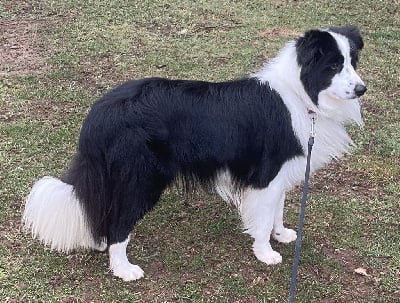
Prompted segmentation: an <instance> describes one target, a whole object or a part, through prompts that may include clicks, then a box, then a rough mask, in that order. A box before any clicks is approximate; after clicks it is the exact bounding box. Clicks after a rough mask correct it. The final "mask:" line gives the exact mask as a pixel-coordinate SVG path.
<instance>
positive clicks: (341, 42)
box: [320, 32, 364, 100]
mask: <svg viewBox="0 0 400 303" xmlns="http://www.w3.org/2000/svg"><path fill="white" fill-rule="evenodd" d="M329 33H330V34H331V35H332V36H333V37H334V38H335V40H336V43H337V45H338V47H339V50H340V52H341V53H342V55H343V57H344V62H343V68H342V70H341V71H340V73H338V74H336V75H335V76H334V77H333V78H332V83H331V85H330V86H329V87H328V88H326V89H325V90H323V91H321V92H320V96H321V97H322V96H324V97H330V98H334V99H341V100H348V99H357V98H358V97H357V95H356V94H355V87H356V85H364V82H363V81H362V80H361V78H360V76H359V75H358V74H357V72H356V71H355V69H354V67H353V66H352V65H351V56H350V44H349V41H348V39H347V38H346V37H344V36H342V35H340V34H336V33H333V32H329Z"/></svg>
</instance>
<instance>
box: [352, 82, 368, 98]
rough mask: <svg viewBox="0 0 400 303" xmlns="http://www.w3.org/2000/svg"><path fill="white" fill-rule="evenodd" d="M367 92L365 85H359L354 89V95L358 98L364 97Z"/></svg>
mask: <svg viewBox="0 0 400 303" xmlns="http://www.w3.org/2000/svg"><path fill="white" fill-rule="evenodd" d="M366 91H367V87H366V86H365V85H362V84H357V85H356V86H355V87H354V93H355V94H356V96H357V97H361V96H362V95H364V93H365V92H366Z"/></svg>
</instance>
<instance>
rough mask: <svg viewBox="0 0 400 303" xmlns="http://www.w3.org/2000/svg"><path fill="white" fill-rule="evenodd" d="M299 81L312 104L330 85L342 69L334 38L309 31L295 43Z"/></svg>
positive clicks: (315, 31)
mask: <svg viewBox="0 0 400 303" xmlns="http://www.w3.org/2000/svg"><path fill="white" fill-rule="evenodd" d="M296 53H297V63H298V64H299V66H300V68H301V71H300V80H301V82H302V83H303V86H304V89H305V91H306V92H307V94H308V95H309V96H310V98H311V100H312V102H314V103H315V104H316V105H318V94H319V93H320V92H321V91H322V90H324V89H326V88H328V87H329V86H330V85H331V82H332V78H333V77H334V76H335V75H336V74H338V73H340V71H341V70H342V69H343V63H344V57H343V55H342V53H341V52H340V50H339V47H338V45H337V43H336V40H335V38H333V36H332V35H331V34H329V33H328V32H326V31H319V30H310V31H307V32H306V33H305V34H304V36H303V37H300V38H298V39H297V41H296Z"/></svg>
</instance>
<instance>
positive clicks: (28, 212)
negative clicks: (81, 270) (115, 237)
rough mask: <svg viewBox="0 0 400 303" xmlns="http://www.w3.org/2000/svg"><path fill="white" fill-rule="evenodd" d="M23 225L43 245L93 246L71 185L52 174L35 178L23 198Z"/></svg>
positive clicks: (63, 247) (60, 248)
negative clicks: (24, 198)
mask: <svg viewBox="0 0 400 303" xmlns="http://www.w3.org/2000/svg"><path fill="white" fill-rule="evenodd" d="M22 221H23V224H24V227H25V229H27V230H31V232H32V236H33V237H34V238H38V239H39V240H40V241H42V242H43V243H44V244H45V245H48V246H50V247H51V249H56V250H58V251H63V252H68V251H71V250H73V249H77V248H96V249H101V248H100V247H98V246H97V245H96V243H95V242H94V240H93V237H92V235H91V233H90V229H89V227H88V225H87V221H86V216H85V213H84V211H83V209H82V206H81V205H80V203H79V201H78V199H77V198H76V196H75V193H74V190H73V186H72V185H69V184H67V183H64V182H62V181H61V180H59V179H56V178H53V177H44V178H42V179H40V180H39V181H37V182H36V183H35V184H34V186H33V187H32V190H31V192H30V194H29V196H28V197H27V199H26V205H25V211H24V214H23V217H22Z"/></svg>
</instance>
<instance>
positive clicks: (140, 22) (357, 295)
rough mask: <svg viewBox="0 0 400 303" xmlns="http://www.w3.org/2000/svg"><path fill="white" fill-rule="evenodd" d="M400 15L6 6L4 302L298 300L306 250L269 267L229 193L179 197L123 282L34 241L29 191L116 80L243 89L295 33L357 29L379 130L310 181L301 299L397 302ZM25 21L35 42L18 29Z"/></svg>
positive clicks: (136, 248)
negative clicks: (28, 219) (26, 222)
mask: <svg viewBox="0 0 400 303" xmlns="http://www.w3.org/2000/svg"><path fill="white" fill-rule="evenodd" d="M395 2H398V1H395ZM397 7H398V3H397V6H396V3H393V1H386V0H382V1H372V0H368V1H364V2H363V4H362V5H360V3H359V2H355V1H340V3H338V2H337V1H336V2H328V1H320V0H318V1H288V3H286V1H283V0H282V1H279V0H273V1H255V0H248V1H227V0H224V1H207V0H204V1H199V2H193V1H187V0H184V1H180V2H172V1H166V0H158V1H149V0H144V1H127V0H123V1H115V0H111V1H104V0H99V1H77V0H63V1H54V0H45V1H34V0H29V1H21V2H15V1H10V0H1V1H0V32H5V31H3V29H4V30H6V29H9V28H10V26H11V24H12V27H11V28H14V29H15V33H17V35H14V36H16V37H14V36H13V35H10V34H8V36H5V37H2V38H1V39H2V42H3V40H4V41H6V42H7V41H8V42H9V41H13V43H14V44H15V45H14V48H7V47H0V51H1V52H2V54H0V57H2V56H1V55H8V54H12V55H13V56H8V57H7V58H9V60H8V61H7V62H4V64H3V65H2V66H0V139H1V149H0V162H1V166H0V199H1V201H0V208H1V212H0V239H1V241H0V301H1V302H284V301H286V298H287V292H288V288H289V287H288V283H289V280H290V270H291V262H292V256H293V252H294V245H281V244H278V243H273V246H274V247H275V248H276V249H277V250H278V251H280V252H281V253H282V255H283V257H284V262H283V263H282V264H281V265H279V266H274V267H267V266H264V265H263V264H260V262H258V261H257V260H256V259H255V258H254V257H253V255H252V253H251V240H250V239H249V237H248V236H246V235H244V234H242V233H241V229H240V223H239V219H238V217H237V214H236V212H235V211H234V210H233V209H231V208H230V207H229V206H227V205H225V204H224V203H222V202H221V201H220V200H219V199H218V198H217V197H213V196H209V195H207V194H205V193H201V192H199V193H194V195H193V196H192V197H190V198H189V197H185V196H183V195H181V194H180V193H179V192H178V191H176V190H175V189H171V190H169V191H168V192H166V193H165V195H164V196H163V197H162V201H161V203H159V205H158V207H157V208H156V209H155V210H154V212H152V213H150V214H149V215H147V216H146V217H145V218H144V220H142V221H141V222H140V224H139V225H138V226H137V228H136V229H135V231H134V233H133V240H132V242H131V244H130V246H129V258H130V259H131V260H133V261H135V262H136V263H138V264H140V266H141V267H142V268H143V269H144V270H145V272H146V277H145V278H144V279H143V280H140V281H137V282H132V283H124V282H122V281H120V280H118V279H115V278H114V277H112V275H111V274H110V273H109V272H108V269H107V267H108V259H107V255H105V254H96V253H90V252H75V253H73V254H70V255H64V254H59V253H56V252H51V251H49V250H47V249H46V248H44V247H43V246H42V245H41V244H39V243H37V242H36V241H34V240H32V239H31V238H30V236H29V235H26V234H24V233H23V232H22V231H21V227H20V216H21V211H22V209H23V203H24V196H26V194H27V193H28V192H29V188H30V186H31V185H32V183H33V182H34V181H35V180H36V179H38V178H39V177H41V176H43V175H46V174H50V175H56V176H58V175H60V174H61V173H62V172H63V171H64V170H65V169H66V167H67V166H68V163H69V161H70V159H71V157H72V155H73V154H74V151H75V148H76V139H77V136H78V134H79V129H80V125H81V122H82V120H83V118H84V117H85V114H86V113H87V111H88V109H89V108H90V105H91V104H92V103H93V102H94V101H95V100H96V98H98V97H99V96H100V95H101V94H103V93H104V92H105V91H106V90H107V89H109V88H110V87H113V86H114V85H116V84H117V83H121V82H122V81H124V80H126V79H130V78H141V77H145V76H150V75H151V76H161V77H170V78H191V79H194V78H196V79H204V80H215V81H218V80H225V79H232V78H236V77H239V76H241V75H244V74H248V73H251V72H252V71H255V70H256V69H257V68H258V67H259V66H261V64H262V62H263V61H264V60H265V59H267V58H271V57H273V56H274V55H275V54H276V52H277V51H278V50H279V49H280V48H281V47H282V46H283V45H284V43H285V42H286V41H288V40H289V39H291V38H292V37H294V34H295V33H299V32H302V31H303V30H305V29H309V28H321V27H326V26H329V25H340V24H348V23H351V24H356V25H358V26H359V27H360V28H361V31H362V32H363V34H364V39H365V49H364V51H363V53H362V57H361V64H360V73H361V75H362V76H363V78H364V80H365V81H366V82H367V84H368V88H369V90H368V92H367V95H366V96H365V97H364V98H363V107H364V111H363V114H364V119H365V122H366V125H365V127H364V129H363V130H362V131H360V130H359V129H357V128H351V129H350V131H351V132H352V134H353V138H354V139H355V142H356V143H357V148H355V149H354V153H353V155H352V156H351V157H347V158H346V159H344V160H343V161H340V162H335V163H333V164H332V165H330V166H329V167H328V168H326V169H325V170H323V171H321V172H320V173H318V174H317V175H316V176H315V177H314V178H313V180H312V184H311V193H310V200H309V206H308V210H307V218H306V228H305V238H304V243H303V251H302V256H301V267H300V275H299V285H298V290H297V301H296V302H371V303H372V302H396V301H399V300H400V289H399V284H400V282H399V280H400V253H399V252H400V244H399V243H400V236H399V235H400V234H399V222H400V212H399V208H400V205H399V201H400V195H399V193H400V185H399V184H400V168H399V167H400V136H399V134H400V132H399V131H398V129H399V126H400V125H399V122H398V117H399V116H400V103H399V102H398V101H399V100H398V99H399V97H400V94H399V90H398V83H399V80H400V73H399V66H400V57H399V55H398V54H399V50H400V22H399V20H400V16H399V10H398V8H397ZM26 24H29V25H30V27H29V31H30V33H32V35H25V34H24V35H23V34H19V33H23V31H21V30H20V28H21V27H23V26H25V27H24V28H26ZM7 33H9V31H7ZM33 34H34V35H33ZM0 37H1V36H0ZM4 45H7V43H4ZM23 50H25V51H26V52H27V53H23ZM22 55H26V56H27V59H25V61H24V60H21V59H20V58H25V57H21V56H22ZM29 56H31V57H29ZM0 60H2V59H0ZM35 60H36V61H35ZM28 61H29V64H28ZM32 61H35V62H32ZM0 62H3V61H0ZM33 63H34V64H33ZM26 66H29V69H28V68H27V67H26ZM299 196H300V189H299V188H298V189H296V190H294V191H293V192H292V193H290V194H289V196H288V199H287V209H286V212H287V216H286V222H287V224H288V225H289V226H291V227H295V226H296V224H297V216H298V206H299V205H298V204H299V203H298V201H299ZM358 267H362V268H365V269H366V270H367V273H368V275H369V276H361V275H358V274H356V273H355V272H354V269H356V268H358Z"/></svg>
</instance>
